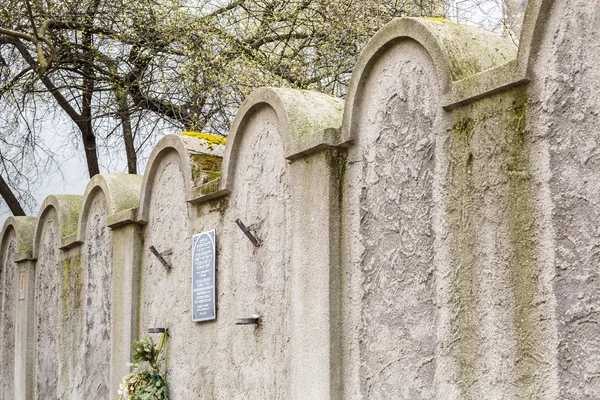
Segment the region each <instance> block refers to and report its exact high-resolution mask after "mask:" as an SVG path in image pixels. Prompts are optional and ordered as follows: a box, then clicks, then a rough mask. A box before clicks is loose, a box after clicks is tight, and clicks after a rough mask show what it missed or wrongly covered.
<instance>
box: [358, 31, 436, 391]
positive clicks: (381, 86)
mask: <svg viewBox="0 0 600 400" xmlns="http://www.w3.org/2000/svg"><path fill="white" fill-rule="evenodd" d="M364 79H365V81H364V88H363V90H364V93H365V95H364V96H362V98H361V100H360V103H358V104H357V105H356V106H357V107H359V109H360V116H359V118H358V121H357V124H356V126H355V129H357V130H358V132H359V134H360V137H359V138H358V140H357V145H356V147H354V148H352V149H351V151H350V153H351V155H350V157H351V159H352V160H354V159H357V164H356V167H354V166H351V167H350V168H359V169H361V171H360V173H359V174H360V175H359V182H360V184H359V185H356V186H355V190H354V191H353V192H352V193H349V194H348V196H349V199H348V203H349V207H352V208H355V207H356V208H358V209H359V210H360V227H359V228H358V232H359V237H358V238H357V240H358V241H360V245H359V244H356V245H358V246H360V248H361V249H363V251H362V254H360V260H357V262H358V263H359V269H358V270H356V272H357V273H359V274H360V276H361V277H360V280H361V292H362V293H363V295H362V299H361V306H360V314H361V320H362V323H361V327H360V334H359V337H358V340H359V343H360V359H361V372H360V376H361V394H362V396H363V397H364V398H403V399H426V398H431V397H432V396H433V393H434V392H433V390H434V386H433V378H434V372H435V348H436V338H435V333H436V332H435V331H436V307H435V276H434V270H433V268H432V262H433V235H432V218H431V217H432V206H433V204H432V179H433V178H432V174H433V169H434V159H433V146H434V141H435V137H434V135H433V132H434V130H433V124H434V121H435V120H436V114H437V113H439V111H438V108H437V107H436V105H438V106H439V104H438V103H437V102H436V98H437V97H436V94H437V81H436V76H435V69H434V67H433V65H432V62H431V60H430V58H429V56H428V55H427V53H426V52H425V51H424V50H423V48H422V47H421V46H420V45H419V44H418V43H416V42H414V41H412V40H405V41H401V42H398V43H396V44H395V45H393V46H390V47H389V48H388V49H386V52H385V53H384V54H381V55H380V56H379V57H378V58H377V60H376V61H375V62H374V63H373V65H372V66H371V67H370V70H369V75H368V77H365V78H364ZM355 152H359V154H357V155H354V154H355ZM355 197H358V198H355Z"/></svg>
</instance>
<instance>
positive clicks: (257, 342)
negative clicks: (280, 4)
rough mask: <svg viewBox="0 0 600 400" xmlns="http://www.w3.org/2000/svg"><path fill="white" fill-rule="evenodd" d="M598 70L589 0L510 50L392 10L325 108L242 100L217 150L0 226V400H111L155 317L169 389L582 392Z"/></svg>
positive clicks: (596, 371) (193, 153)
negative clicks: (207, 249)
mask: <svg viewBox="0 0 600 400" xmlns="http://www.w3.org/2000/svg"><path fill="white" fill-rule="evenodd" d="M599 62H600V8H598V6H597V5H596V3H595V2H593V1H588V0H554V1H552V0H530V1H529V3H528V8H527V11H526V14H525V22H524V24H523V28H522V32H521V39H520V43H519V46H517V45H515V44H514V43H512V42H511V41H510V40H508V39H505V38H501V37H499V36H496V35H494V34H492V33H488V32H484V31H481V30H478V29H475V28H470V27H465V26H461V25H457V24H454V23H451V22H448V21H445V20H439V19H427V18H403V19H398V20H394V21H392V22H390V23H389V24H388V25H387V26H385V27H384V28H383V29H382V30H381V31H380V32H379V33H377V34H376V35H375V37H373V39H372V40H371V41H370V43H369V44H368V45H367V47H366V48H365V49H364V51H363V53H362V55H361V56H360V59H359V61H358V63H357V65H356V68H355V69H354V72H353V76H352V79H351V83H350V88H349V92H348V94H347V97H346V99H345V100H341V99H337V98H333V97H330V96H326V95H322V94H317V93H311V92H307V91H297V90H291V89H282V88H263V89H259V90H257V91H255V92H254V93H252V94H251V95H250V96H249V97H248V98H247V99H246V101H245V102H244V103H243V104H242V106H241V108H240V109H239V111H238V113H237V115H236V117H235V120H234V121H233V123H232V126H231V131H230V133H229V136H228V138H227V142H226V144H224V141H223V140H221V139H220V138H215V137H211V136H210V135H197V136H196V137H192V136H185V135H170V136H166V137H164V138H163V139H162V140H161V141H160V142H159V143H158V144H157V146H156V147H155V148H154V150H153V152H152V155H151V157H150V159H149V162H148V166H147V167H146V173H145V175H144V176H132V175H119V174H107V175H98V176H95V177H94V178H93V179H92V180H91V181H90V182H89V184H88V186H87V189H86V191H85V193H84V194H83V196H66V195H57V196H50V197H48V198H47V199H46V200H45V202H44V203H43V204H42V206H41V208H40V211H39V214H38V216H37V217H11V218H8V219H7V220H6V222H5V224H4V227H3V230H2V236H1V237H0V238H1V242H0V310H1V311H0V312H1V314H0V315H1V318H0V399H54V398H60V399H109V398H111V399H117V398H118V395H117V390H118V386H119V383H120V381H121V379H122V377H123V376H124V375H125V374H127V373H128V371H129V366H128V363H129V362H131V361H132V360H131V357H132V348H131V345H132V343H133V342H134V341H135V340H137V339H139V338H141V337H142V336H143V335H145V334H146V332H147V329H148V328H156V327H162V328H167V329H168V333H169V336H168V338H167V348H168V352H167V353H166V364H167V369H168V374H167V381H168V384H169V396H170V398H171V399H174V400H178V399H195V398H199V399H386V398H389V399H411V400H416V399H440V400H454V399H456V400H459V399H465V400H469V399H473V400H476V399H578V400H583V399H598V398H600V379H599V377H600V315H599V312H600V276H599V271H600V148H599V143H600V128H599V127H600V118H599V117H598V113H599V111H600V94H599V93H600V90H599V89H600V68H599V67H598V66H599V65H600V64H599ZM237 219H239V220H241V221H243V223H244V224H245V225H247V226H248V227H249V228H250V231H251V233H252V234H253V235H254V237H256V238H258V239H259V240H260V243H259V246H254V245H253V243H252V242H251V241H250V240H249V239H248V238H247V237H246V235H245V234H244V232H243V231H242V230H241V229H240V228H239V226H238V225H237V224H236V222H235V221H236V220H237ZM212 229H215V230H216V237H217V239H216V252H217V257H216V307H217V311H216V319H214V320H210V321H204V322H193V321H192V286H191V285H192V235H195V234H198V233H200V232H205V231H210V230H212ZM150 246H152V247H153V248H154V249H156V250H157V251H158V252H161V253H162V254H163V258H164V259H165V260H166V261H167V262H168V263H169V264H170V265H171V268H170V269H168V268H166V267H164V266H163V265H162V263H161V261H160V260H159V258H158V257H156V256H155V255H154V254H153V252H152V251H151V250H150ZM253 315H259V316H260V323H259V324H258V325H236V324H235V322H236V321H237V320H238V319H239V318H245V317H246V318H247V317H251V316H253ZM149 335H151V334H149Z"/></svg>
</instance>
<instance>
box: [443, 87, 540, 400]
mask: <svg viewBox="0 0 600 400" xmlns="http://www.w3.org/2000/svg"><path fill="white" fill-rule="evenodd" d="M527 105H528V98H527V92H526V90H525V89H518V90H514V91H511V92H507V93H504V94H500V95H497V96H494V97H492V98H490V99H486V100H482V101H480V102H477V103H475V104H473V105H471V106H469V107H468V108H466V109H464V110H461V111H460V112H457V113H456V114H455V115H454V121H455V122H454V124H453V125H452V128H451V132H450V137H449V147H448V150H449V158H450V164H449V168H450V170H449V194H448V204H447V211H448V215H449V217H450V223H451V225H450V227H451V228H450V229H451V253H452V258H453V264H454V268H455V272H454V273H455V275H454V294H453V299H452V302H453V308H454V311H453V315H454V319H455V328H454V331H453V335H455V336H454V340H456V341H457V352H456V355H457V359H458V360H457V361H458V365H459V379H458V384H459V386H460V388H461V391H462V395H463V398H464V399H476V398H477V394H476V391H474V389H473V387H474V386H476V385H477V374H478V362H479V361H478V358H479V355H480V354H482V349H481V345H482V344H481V340H482V339H481V338H480V337H479V333H478V330H479V327H478V320H479V318H480V317H479V316H478V315H477V314H476V313H477V312H478V311H477V310H478V302H479V301H480V299H479V298H478V296H480V294H479V293H478V291H479V285H480V279H481V278H480V272H481V271H480V270H481V268H482V266H481V264H482V262H483V260H479V259H478V254H479V249H478V245H479V244H480V243H481V240H482V239H481V237H480V236H481V235H480V232H481V231H480V226H479V225H480V224H481V223H482V221H484V217H483V215H485V210H484V209H483V207H484V206H485V205H484V204H483V200H482V199H483V193H484V192H485V191H488V190H494V191H495V192H494V193H497V194H498V198H497V199H496V200H497V201H498V202H499V203H498V204H501V207H505V211H504V214H505V215H506V216H507V221H502V222H501V223H502V224H507V225H508V243H507V244H506V245H507V246H508V248H509V251H508V254H507V255H505V256H504V257H505V259H506V260H507V261H508V262H507V264H508V265H507V268H508V274H507V275H508V280H509V282H508V284H509V286H510V290H511V297H512V298H513V301H514V305H513V307H514V309H512V310H508V311H509V312H512V313H513V316H512V319H513V321H514V322H513V323H514V327H513V329H514V332H515V334H516V338H515V346H516V355H515V359H516V384H517V388H516V393H517V398H530V397H529V396H530V395H531V393H534V390H535V387H536V384H537V380H538V378H537V377H536V376H537V375H540V374H539V373H538V371H537V369H538V368H540V364H539V362H538V361H536V359H537V353H538V352H540V351H541V350H540V348H539V345H537V344H536V343H537V342H538V341H539V340H541V334H540V322H539V312H538V311H537V309H536V305H535V298H536V295H537V294H538V292H539V288H538V279H539V266H538V262H537V256H536V237H535V230H534V226H533V225H534V221H533V215H534V212H533V211H534V210H533V204H534V199H533V196H534V194H533V188H532V181H531V171H530V162H529V146H528V138H527V133H528V131H527ZM492 134H493V135H494V137H493V138H490V137H489V135H492ZM486 157H487V158H486ZM474 158H476V159H479V163H480V166H479V169H478V170H474V168H473V160H474ZM491 158H493V164H494V168H495V169H493V171H491V172H490V171H484V169H485V163H486V162H490V165H491V164H492V160H491ZM482 165H483V167H482ZM486 174H490V175H486ZM492 180H493V182H491V181H492ZM491 187H494V189H490V188H491ZM485 223H486V224H487V223H491V222H485ZM492 229H494V230H496V232H500V231H501V229H500V225H498V227H494V226H492ZM496 235H500V236H501V235H502V234H501V233H496ZM496 240H499V239H496ZM506 334H507V335H509V334H510V333H509V332H507V333H506Z"/></svg>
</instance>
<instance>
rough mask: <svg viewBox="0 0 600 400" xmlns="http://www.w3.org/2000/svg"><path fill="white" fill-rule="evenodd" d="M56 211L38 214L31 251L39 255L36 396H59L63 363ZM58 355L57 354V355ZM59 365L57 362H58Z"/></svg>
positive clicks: (36, 318) (50, 210)
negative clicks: (32, 249)
mask: <svg viewBox="0 0 600 400" xmlns="http://www.w3.org/2000/svg"><path fill="white" fill-rule="evenodd" d="M58 219H59V217H58V212H57V210H56V208H55V207H54V206H48V207H46V208H45V209H44V210H43V212H42V213H41V216H40V219H39V222H38V228H37V229H36V240H35V243H34V252H35V254H37V255H38V262H37V264H36V274H35V306H34V307H35V317H34V318H35V323H34V332H35V333H34V338H33V340H34V346H35V367H34V368H35V372H34V374H35V395H36V397H38V398H46V397H48V398H54V397H59V393H60V392H59V376H60V375H59V374H60V369H61V367H62V366H63V363H62V356H63V354H61V346H60V340H61V336H62V334H63V333H65V331H64V329H67V328H66V327H63V326H62V323H61V322H62V312H63V307H62V304H61V299H62V290H63V286H62V260H61V254H60V250H59V248H60V246H61V235H60V230H59V226H60V224H59V221H58ZM57 355H58V357H57ZM57 364H58V365H57Z"/></svg>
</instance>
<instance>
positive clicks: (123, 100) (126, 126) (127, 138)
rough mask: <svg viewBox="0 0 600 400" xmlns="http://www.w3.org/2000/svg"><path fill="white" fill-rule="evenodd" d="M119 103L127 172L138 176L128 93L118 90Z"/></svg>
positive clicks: (116, 92)
mask: <svg viewBox="0 0 600 400" xmlns="http://www.w3.org/2000/svg"><path fill="white" fill-rule="evenodd" d="M115 94H116V97H117V103H118V104H119V118H121V124H122V126H123V141H124V142H125V154H126V155H127V172H128V173H130V174H137V154H136V152H135V144H134V142H133V130H132V129H131V114H130V112H129V102H128V94H127V91H122V90H119V89H117V90H116V91H115Z"/></svg>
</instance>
